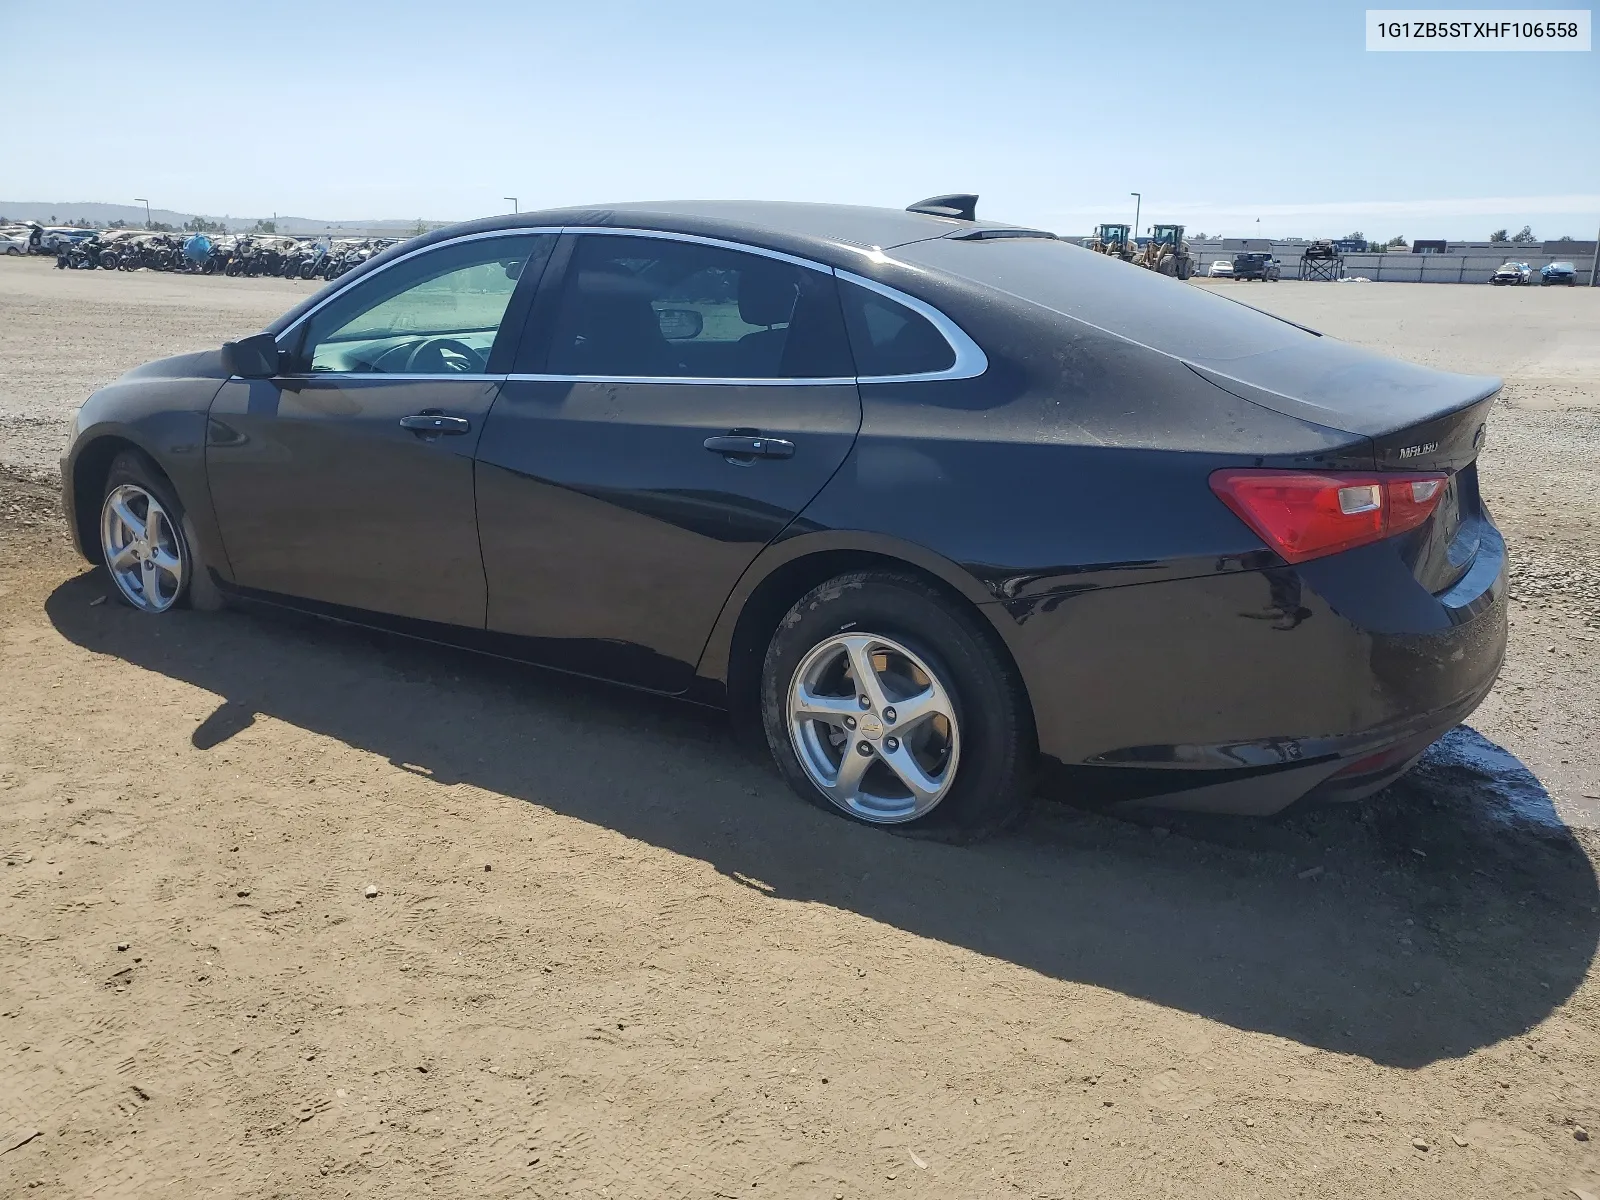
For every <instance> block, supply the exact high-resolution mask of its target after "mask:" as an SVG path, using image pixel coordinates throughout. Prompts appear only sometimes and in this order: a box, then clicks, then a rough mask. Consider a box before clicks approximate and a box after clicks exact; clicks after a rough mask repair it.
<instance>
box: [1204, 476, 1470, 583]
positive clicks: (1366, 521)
mask: <svg viewBox="0 0 1600 1200" xmlns="http://www.w3.org/2000/svg"><path fill="white" fill-rule="evenodd" d="M1447 478H1448V476H1446V475H1443V474H1441V473H1439V472H1429V473H1427V474H1419V475H1347V474H1344V473H1343V472H1331V471H1330V472H1326V473H1323V472H1313V471H1273V470H1264V469H1257V470H1246V469H1241V470H1233V469H1226V470H1221V471H1215V472H1213V473H1212V475H1211V490H1212V491H1213V492H1215V493H1216V494H1217V496H1218V498H1219V499H1221V501H1222V502H1223V503H1224V504H1226V505H1227V506H1228V507H1229V508H1231V509H1232V510H1233V511H1234V512H1235V513H1236V514H1237V515H1238V517H1239V519H1240V520H1242V521H1243V522H1244V523H1245V524H1246V525H1248V526H1250V528H1251V529H1253V530H1255V531H1256V532H1257V533H1258V534H1260V535H1261V539H1262V540H1263V541H1264V542H1266V543H1267V545H1268V546H1270V547H1271V548H1272V549H1273V550H1276V551H1277V552H1278V554H1279V555H1280V556H1282V558H1283V559H1284V560H1285V561H1286V562H1292V563H1300V562H1305V561H1306V560H1307V559H1312V558H1321V557H1322V556H1323V555H1325V554H1337V553H1338V552H1339V551H1341V550H1349V549H1351V548H1353V547H1355V546H1364V545H1366V544H1367V543H1368V542H1376V541H1380V540H1381V539H1383V538H1386V537H1393V536H1394V535H1395V534H1397V533H1404V532H1405V531H1406V530H1408V529H1415V528H1416V527H1417V526H1418V525H1421V524H1422V523H1423V522H1424V521H1426V520H1427V519H1428V518H1429V517H1430V516H1432V515H1433V510H1434V509H1435V508H1437V507H1438V505H1439V498H1440V497H1441V496H1443V495H1444V485H1445V480H1446V479H1447Z"/></svg>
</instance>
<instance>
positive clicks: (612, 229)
mask: <svg viewBox="0 0 1600 1200" xmlns="http://www.w3.org/2000/svg"><path fill="white" fill-rule="evenodd" d="M561 232H562V233H578V234H602V235H603V234H616V235H617V236H619V237H642V238H659V239H660V240H662V241H665V242H689V243H691V244H693V245H697V246H714V247H716V248H717V249H719V250H734V251H738V252H739V253H742V254H755V255H758V256H760V257H761V258H775V259H777V260H778V261H779V262H786V263H789V264H791V265H793V266H796V267H804V268H806V269H807V270H808V271H821V272H822V273H823V274H824V275H832V274H833V268H832V267H830V266H828V265H827V264H826V263H819V262H812V261H811V260H810V259H807V258H796V257H795V256H794V255H793V254H785V253H784V252H783V251H782V250H768V249H767V248H766V247H765V246H752V245H750V244H749V243H748V242H730V241H727V240H725V239H723V238H714V237H702V236H701V235H700V234H698V233H674V232H672V231H671V230H666V229H634V228H631V227H629V226H623V225H568V226H566V227H564V228H563V229H562V230H561Z"/></svg>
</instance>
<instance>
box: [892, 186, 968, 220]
mask: <svg viewBox="0 0 1600 1200" xmlns="http://www.w3.org/2000/svg"><path fill="white" fill-rule="evenodd" d="M906 211H907V212H914V213H926V214H927V215H928V216H930V217H954V218H955V219H956V220H958V221H976V220H977V219H978V198H977V196H974V195H969V194H967V193H966V192H957V193H955V194H954V195H950V196H929V197H928V198H927V199H926V200H918V201H917V202H916V203H915V204H910V205H907V206H906Z"/></svg>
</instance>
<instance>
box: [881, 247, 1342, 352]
mask: <svg viewBox="0 0 1600 1200" xmlns="http://www.w3.org/2000/svg"><path fill="white" fill-rule="evenodd" d="M894 255H895V257H896V258H901V259H904V260H905V261H906V262H908V263H911V264H914V265H916V266H925V267H930V268H932V269H934V270H937V271H942V272H946V273H948V274H950V275H954V276H959V277H960V278H963V279H967V280H970V281H972V282H973V283H977V284H980V285H982V286H984V287H988V288H993V289H994V290H996V291H999V292H1003V293H1005V294H1007V295H1010V296H1014V297H1016V298H1018V299H1021V300H1025V301H1029V302H1031V303H1033V304H1037V305H1039V306H1041V307H1043V308H1047V309H1050V310H1051V311H1052V312H1057V313H1060V314H1061V315H1062V316H1066V317H1070V318H1072V319H1073V320H1076V321H1082V322H1084V323H1086V324H1088V325H1093V326H1095V327H1096V328H1099V329H1103V330H1106V331H1107V332H1108V333H1112V334H1115V335H1117V336H1118V337H1124V338H1127V339H1129V340H1130V341H1135V342H1138V343H1140V344H1141V345H1145V346H1150V347H1152V348H1153V349H1156V350H1162V351H1165V352H1166V353H1168V354H1174V355H1177V356H1178V357H1179V358H1184V359H1189V360H1191V361H1194V362H1199V363H1205V362H1218V363H1220V362H1228V361H1231V360H1234V359H1240V358H1248V357H1250V356H1252V355H1256V354H1265V353H1267V352H1269V351H1272V350H1279V349H1282V348H1284V347H1286V346H1290V345H1294V344H1297V343H1300V342H1303V341H1304V340H1305V339H1307V338H1312V337H1315V336H1317V335H1316V334H1315V333H1313V332H1311V331H1309V330H1306V329H1303V328H1301V327H1300V326H1297V325H1292V324H1290V323H1288V322H1287V321H1283V320H1280V319H1279V318H1277V317H1273V316H1269V315H1268V314H1266V313H1263V312H1259V311H1257V310H1256V309H1253V308H1250V307H1248V306H1247V305H1243V304H1239V303H1237V302H1235V301H1232V300H1228V299H1225V298H1224V297H1221V296H1217V295H1213V294H1212V293H1211V292H1209V291H1207V290H1205V289H1204V288H1199V287H1194V286H1191V285H1188V284H1180V283H1178V282H1177V281H1176V280H1173V279H1168V278H1166V277H1164V276H1162V275H1159V274H1157V273H1156V272H1154V271H1148V270H1145V269H1144V268H1143V267H1137V266H1134V265H1132V264H1130V263H1125V262H1120V261H1118V260H1117V259H1114V258H1111V257H1109V256H1107V255H1103V254H1096V253H1094V252H1093V251H1091V250H1084V249H1082V248H1080V247H1077V246H1073V245H1071V244H1070V243H1068V242H1047V241H1036V240H1031V239H1023V238H1007V239H1002V240H996V241H983V242H958V241H952V240H948V239H941V240H937V241H928V242H918V243H916V244H915V245H913V246H903V247H900V248H898V249H896V250H895V251H894ZM951 315H952V316H956V315H957V314H955V313H951Z"/></svg>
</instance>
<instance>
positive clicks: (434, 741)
mask: <svg viewBox="0 0 1600 1200" xmlns="http://www.w3.org/2000/svg"><path fill="white" fill-rule="evenodd" d="M109 590H110V589H109V587H108V586H107V585H106V583H105V581H104V577H103V576H102V575H100V574H99V573H98V572H93V571H91V572H86V573H84V574H83V575H80V576H78V577H77V578H75V579H73V580H71V581H69V582H67V583H65V584H63V585H62V586H61V587H59V588H58V589H57V590H56V591H55V592H54V593H53V594H52V595H51V596H50V597H49V599H48V601H47V603H46V610H47V613H48V615H49V618H50V620H51V621H52V622H53V624H54V625H55V627H56V629H57V630H59V631H60V632H61V634H62V635H63V636H65V637H66V638H68V639H70V640H71V641H72V642H74V643H76V644H78V645H80V646H82V647H85V648H87V649H89V650H91V651H94V652H96V653H100V654H107V655H113V656H115V657H117V658H120V659H123V660H125V661H127V662H130V663H134V664H136V665H138V666H140V667H144V668H147V669H149V670H152V671H157V672H160V673H162V674H164V675H168V676H171V677H173V678H176V679H181V680H183V681H185V682H188V683H191V684H193V685H195V686H197V687H201V688H204V689H206V690H207V691H209V692H212V693H214V694H216V695H218V696H220V697H222V698H223V702H222V703H221V705H220V706H219V707H218V709H217V710H216V711H215V712H214V713H212V714H211V715H210V716H208V717H207V718H206V719H205V720H204V721H203V722H202V723H201V724H200V725H199V726H198V727H197V728H196V729H195V730H194V731H193V735H192V739H191V740H192V743H193V745H194V746H195V748H196V750H197V751H198V752H207V751H209V750H210V749H211V748H212V747H215V746H217V745H219V744H221V743H223V742H225V741H226V740H227V739H228V738H230V737H233V736H236V735H237V734H239V733H240V732H241V731H243V730H246V729H248V728H249V727H250V725H251V724H252V723H253V721H254V720H255V717H256V715H257V714H260V715H265V716H270V717H273V718H276V719H277V720H280V721H284V722H288V723H290V724H292V725H295V726H298V727H300V728H303V729H306V730H309V731H313V732H315V733H318V734H321V735H324V736H327V737H331V738H335V739H338V740H339V741H341V742H344V743H346V744H348V745H350V746H353V747H356V748H358V749H361V750H364V751H367V752H370V753H373V754H377V755H381V756H383V757H384V758H385V759H388V760H389V761H391V762H393V763H395V764H397V765H401V766H404V767H405V768H406V769H408V770H412V771H415V772H417V773H419V774H421V775H425V776H428V777H431V778H432V779H434V780H436V781H438V782H440V783H444V784H451V783H458V782H460V783H467V784H471V785H473V786H476V787H479V788H484V789H487V790H489V791H492V792H496V793H500V794H503V795H507V796H513V797H517V798H520V799H522V800H525V801H528V802H530V803H534V804H539V805H543V806H545V807H547V808H549V809H551V810H553V811H555V812H558V813H562V814H565V815H567V816H569V817H575V818H578V819H581V820H584V821H588V822H592V823H594V824H596V825H600V826H605V827H607V828H610V829H614V830H617V831H619V832H621V833H623V834H625V835H627V836H629V837H633V838H637V839H640V840H642V841H645V842H649V843H651V844H653V845H656V846H659V847H661V848H663V849H666V850H669V851H672V852H674V853H677V854H682V855H688V856H691V857H693V858H696V859H699V860H703V861H705V862H708V863H711V864H713V865H714V866H715V867H716V868H717V869H718V870H719V871H721V872H723V873H724V874H725V875H727V876H729V877H730V878H733V879H737V880H738V881H739V882H741V883H743V884H745V885H746V886H749V887H752V888H754V889H756V890H758V891H760V892H762V893H763V894H765V895H768V896H770V897H773V898H774V899H775V900H778V901H811V902H816V903H821V904H827V905H832V906H834V907H836V908H840V909H845V910H848V911H851V912H855V913H859V914H861V915H862V916H865V917H868V918H871V919H872V920H875V921H881V922H886V923H888V924H890V925H893V926H895V927H898V928H900V929H903V930H906V931H908V932H911V933H914V934H917V935H920V936H923V937H928V938H933V939H937V940H938V941H941V942H945V943H949V944H953V945H958V946H963V947H966V948H969V949H971V950H973V951H976V952H978V953H980V954H984V955H989V956H992V957H994V958H997V959H1003V960H1006V961H1008V962H1011V963H1015V964H1017V965H1018V966H1021V967H1024V968H1027V969H1029V970H1032V971H1036V972H1039V973H1041V974H1042V975H1045V976H1049V977H1052V978H1056V979H1062V980H1072V981H1077V982H1081V983H1086V984H1092V985H1095V986H1098V987H1103V988H1108V989H1112V990H1115V991H1117V992H1121V993H1123V994H1126V995H1129V996H1135V997H1139V998H1142V999H1145V1000H1149V1001H1152V1002H1154V1003H1156V1004H1161V1005H1166V1006H1169V1007H1172V1008H1176V1009H1182V1010H1186V1011H1189V1012H1193V1013H1197V1014H1200V1015H1202V1016H1205V1017H1208V1018H1212V1019H1214V1020H1217V1021H1221V1022H1225V1023H1227V1024H1229V1025H1232V1026H1235V1027H1238V1028H1241V1029H1248V1030H1258V1031H1262V1032H1266V1033H1271V1034H1276V1035H1278V1036H1281V1037H1285V1038H1289V1039H1292V1040H1294V1041H1297V1042H1300V1043H1303V1044H1306V1045H1309V1046H1316V1047H1321V1048H1325V1049H1328V1050H1333V1051H1337V1052H1342V1053H1349V1054H1356V1055H1362V1056H1365V1057H1367V1058H1369V1059H1372V1060H1374V1061H1376V1062H1380V1063H1385V1064H1391V1065H1397V1066H1405V1067H1416V1066H1421V1065H1423V1064H1426V1063H1430V1062H1433V1061H1436V1060H1439V1059H1442V1058H1450V1057H1456V1056H1460V1055H1464V1054H1467V1053H1470V1052H1471V1051H1473V1050H1475V1049H1478V1048H1480V1047H1483V1046H1486V1045H1489V1044H1491V1043H1494V1042H1497V1041H1499V1040H1501V1039H1504V1038H1506V1037H1510V1036H1513V1035H1516V1034H1519V1033H1521V1032H1524V1031H1526V1030H1528V1029H1529V1028H1531V1027H1532V1026H1534V1025H1535V1024H1537V1023H1538V1022H1540V1021H1541V1020H1543V1019H1544V1018H1545V1017H1547V1016H1548V1015H1549V1014H1550V1013H1551V1012H1552V1010H1553V1009H1554V1008H1555V1007H1556V1006H1558V1005H1559V1004H1561V1003H1562V1002H1563V1001H1564V1000H1565V999H1566V998H1567V997H1569V996H1570V995H1571V994H1572V993H1573V992H1574V990H1575V989H1576V988H1577V987H1578V985H1579V984H1580V982H1581V981H1582V980H1583V978H1584V975H1585V973H1586V972H1587V970H1588V968H1589V965H1590V961H1591V959H1592V957H1593V954H1594V952H1595V949H1596V931H1597V929H1600V911H1597V904H1600V897H1597V891H1596V879H1595V874H1594V871H1593V869H1592V867H1591V863H1590V860H1589V858H1588V856H1587V855H1586V854H1585V852H1584V849H1583V847H1582V846H1581V845H1579V843H1578V842H1577V840H1576V839H1575V836H1574V834H1573V833H1572V831H1570V830H1568V829H1567V828H1566V827H1565V826H1564V825H1562V824H1561V822H1560V821H1559V819H1557V818H1556V817H1555V814H1554V811H1553V809H1552V808H1551V806H1550V801H1549V797H1548V796H1547V795H1545V793H1544V791H1543V788H1542V787H1541V786H1540V785H1539V783H1538V781H1537V780H1536V779H1534V777H1533V776H1532V775H1531V773H1529V772H1528V771H1527V769H1526V768H1525V767H1523V766H1522V765H1521V764H1520V763H1518V762H1517V761H1516V760H1515V759H1514V758H1512V757H1511V756H1510V755H1508V754H1507V753H1506V752H1505V751H1503V750H1501V749H1499V748H1498V747H1495V746H1493V745H1492V744H1491V743H1487V742H1485V741H1484V740H1483V739H1481V738H1478V737H1477V735H1476V734H1473V733H1472V732H1471V731H1469V730H1462V731H1458V732H1457V733H1456V734H1454V735H1452V736H1451V738H1450V739H1448V740H1447V742H1446V743H1444V744H1443V745H1442V746H1441V747H1439V748H1437V749H1436V750H1435V751H1433V752H1430V755H1429V757H1428V758H1426V759H1425V760H1424V762H1423V764H1422V765H1421V766H1420V767H1419V768H1418V769H1417V770H1416V771H1415V772H1413V773H1412V775H1410V776H1408V777H1407V778H1406V779H1404V780H1403V781H1402V782H1401V783H1399V784H1397V785H1396V786H1394V787H1392V788H1390V789H1389V790H1388V791H1387V792H1385V793H1384V794H1382V795H1380V796H1378V797H1376V798H1374V799H1373V800H1371V801H1368V802H1366V803H1365V804H1361V805H1351V806H1341V807H1338V808H1324V809H1320V810H1312V811H1308V812H1305V813H1299V814H1295V815H1292V816H1290V817H1288V818H1286V819H1280V820H1276V821H1262V820H1254V821H1239V820H1223V819H1207V820H1203V819H1200V818H1179V817H1155V818H1151V819H1150V821H1148V822H1144V823H1139V822H1130V821H1121V820H1113V819H1110V818H1107V817H1103V816H1095V815H1092V814H1090V813H1088V812H1086V811H1081V810H1078V809H1074V808H1072V807H1069V806H1067V805H1062V804H1054V803H1052V804H1045V805H1041V808H1040V811H1039V813H1038V815H1036V816H1035V817H1034V818H1033V819H1032V820H1031V821H1030V822H1029V823H1028V824H1027V825H1026V827H1025V828H1023V829H1022V830H1020V831H1019V832H1017V833H1016V834H1013V835H1011V836H1008V837H1005V838H1002V839H999V840H997V841H994V842H991V843H988V844H985V845H980V846H973V847H955V846H947V845H940V844H935V843H929V842H924V841H917V840H912V839H908V838H902V837H895V836H892V835H889V834H885V833H881V832H877V831H873V830H868V829H863V828H860V827H856V826H853V825H851V824H849V823H848V822H846V821H844V820H841V819H837V818H834V817H832V816H830V815H829V814H827V813H824V812H822V811H820V810H818V809H815V808H812V807H811V806H808V805H807V804H805V803H804V802H803V801H801V800H799V799H797V798H795V797H794V796H793V795H792V794H791V793H790V792H789V791H788V790H787V789H786V788H785V787H784V786H783V784H782V783H781V782H780V781H779V780H778V779H777V777H776V774H775V772H773V770H772V769H771V768H770V766H767V765H764V764H763V763H762V762H761V761H760V760H759V758H758V757H756V756H754V755H752V754H751V753H749V752H748V750H745V749H741V748H740V747H739V746H737V745H736V744H735V741H734V738H733V737H732V736H731V735H730V734H729V732H728V729H727V723H726V721H725V719H724V718H722V717H721V715H720V714H714V713H710V712H706V711H703V710H698V709H694V708H690V707H688V706H685V705H679V704H676V703H674V702H672V701H668V700H662V699H658V698H654V697H650V696H645V695H640V694H635V693H631V692H627V691H623V690H620V689H615V688H608V687H605V686H604V685H598V684H590V683H586V682H583V681H580V680H574V679H571V678H567V677H563V676H558V675H552V674H548V673H543V672H538V671H535V670H532V669H528V668H523V667H518V666H514V665H511V664H504V663H499V662H496V661H494V660H489V659H482V658H477V657H474V656H472V655H468V654H465V653H461V652H456V651H452V650H446V649H441V648H435V647H430V646H427V645H422V644H418V643H414V642H408V641H406V640H404V639H401V638H395V637H389V636H387V635H382V634H374V633H370V632H366V631H362V630H356V629H350V628H347V627H342V626H335V625H331V624H327V623H324V622H318V621H314V620H312V619H309V618H302V617H297V616H293V615H290V614H282V613H251V612H233V613H224V614H217V615H207V614H198V613H181V614H177V615H176V616H175V617H173V618H168V619H165V620H163V621H161V622H160V623H159V630H160V636H159V637H152V636H151V631H152V629H153V628H156V626H155V625H153V624H152V622H151V620H150V619H149V618H147V617H144V616H141V615H139V614H136V613H133V612H131V611H129V610H127V609H125V608H122V607H120V606H118V605H117V604H115V603H106V604H98V605H95V604H92V603H91V602H92V601H94V600H95V599H96V598H97V597H99V596H102V595H104V594H105V593H106V592H107V591H109ZM1509 793H1514V796H1513V797H1512V799H1511V800H1508V798H1507V797H1508V794H1509ZM1513 801H1514V802H1513ZM1156 822H1159V824H1156ZM620 882H621V881H619V883H620Z"/></svg>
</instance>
